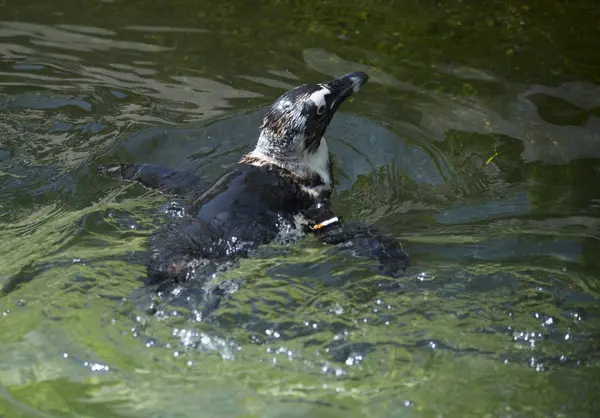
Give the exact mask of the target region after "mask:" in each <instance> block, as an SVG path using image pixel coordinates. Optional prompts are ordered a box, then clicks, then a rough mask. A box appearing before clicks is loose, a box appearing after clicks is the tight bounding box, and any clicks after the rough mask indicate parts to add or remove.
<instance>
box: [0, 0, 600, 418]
mask: <svg viewBox="0 0 600 418" xmlns="http://www.w3.org/2000/svg"><path fill="white" fill-rule="evenodd" d="M67 3H68V2H67ZM184 3H185V2H184ZM284 3H285V2H284ZM156 4H157V5H158V6H152V5H149V4H148V3H145V2H142V3H141V5H145V6H146V7H141V6H136V7H137V9H135V10H136V15H135V16H134V15H131V11H130V9H128V7H129V5H127V4H119V8H120V9H119V14H118V15H115V14H114V13H113V12H114V10H115V9H111V7H113V6H114V5H109V6H104V5H103V4H99V6H97V7H98V9H97V10H96V9H94V10H92V9H90V10H87V9H86V10H81V11H79V12H78V13H81V15H77V16H78V17H77V18H73V19H71V18H67V17H64V18H62V17H57V16H55V15H52V16H54V17H47V16H43V15H42V12H39V13H40V14H38V13H36V12H35V11H33V9H32V10H28V11H23V12H22V13H23V15H22V16H20V17H19V18H8V17H7V18H6V21H4V22H1V23H0V38H1V39H0V40H1V41H2V42H1V43H0V130H2V136H0V225H1V227H0V253H1V254H2V259H3V262H2V263H0V283H1V284H2V285H4V286H7V287H5V292H6V294H4V295H3V296H2V299H0V312H2V316H1V317H0V320H1V321H2V329H3V330H4V331H3V332H2V337H1V338H2V344H0V359H1V360H3V361H0V364H2V365H3V366H0V381H2V384H3V385H4V388H5V390H2V391H1V392H0V393H1V394H2V395H1V396H2V397H3V398H4V399H5V400H9V401H10V404H11V405H13V407H14V408H15V409H14V410H19V411H20V410H27V408H29V409H30V410H37V411H43V412H44V413H45V412H48V411H50V412H52V411H57V410H61V411H69V412H72V413H73V414H78V413H80V414H86V415H90V416H109V415H110V416H115V415H117V414H119V415H120V416H130V415H131V414H139V413H142V414H144V415H148V414H152V413H154V414H156V415H159V416H167V415H176V414H180V415H181V416H195V415H196V414H197V406H198V405H202V408H203V411H204V412H206V415H207V416H212V415H215V416H223V415H227V416H233V415H236V414H242V413H246V414H255V415H260V416H268V414H271V415H273V416H280V415H281V414H283V413H284V411H288V412H286V416H289V415H290V414H289V410H290V408H289V407H290V402H294V404H293V405H294V407H293V412H294V413H296V414H297V415H298V416H306V415H315V416H319V415H321V416H336V415H339V416H341V415H342V414H343V415H344V416H345V415H347V414H350V415H352V414H353V413H354V414H357V415H359V414H360V412H357V411H363V410H364V411H366V412H365V414H366V413H367V412H368V414H369V415H375V416H397V415H400V414H406V413H407V412H410V413H411V414H414V415H415V416H421V415H423V416H427V415H428V414H430V413H439V411H444V413H445V414H447V415H449V416H464V413H465V411H472V413H473V414H478V415H480V416H484V415H486V414H491V415H494V414H497V415H498V414H499V415H504V414H506V413H507V412H506V411H507V410H509V409H510V410H511V411H516V412H515V414H518V413H525V414H526V413H528V412H527V411H529V412H530V411H531V410H534V409H535V410H538V411H539V412H540V414H546V415H550V414H553V413H555V411H556V410H559V409H560V408H562V410H564V411H565V413H567V414H571V415H578V416H581V415H585V413H587V412H588V411H589V410H592V409H593V407H594V406H593V405H591V403H593V401H590V399H592V395H594V394H595V393H596V392H597V381H596V380H595V374H597V370H596V369H597V365H598V361H599V360H600V358H599V357H598V352H599V351H598V344H597V341H598V337H599V335H600V334H599V331H598V330H599V325H598V320H599V318H598V314H599V313H600V309H599V307H600V287H599V285H598V283H597V282H598V280H597V277H596V276H597V271H598V268H599V266H600V264H599V263H598V258H597V253H598V250H599V249H600V246H599V245H598V242H599V241H598V238H597V235H598V234H597V231H598V209H599V207H600V205H599V203H598V202H600V197H599V196H598V191H597V187H596V185H597V184H598V180H600V178H599V176H600V171H599V170H598V167H597V166H598V164H597V161H596V160H597V157H598V150H599V149H600V146H599V144H598V135H599V132H600V127H599V126H598V117H599V113H598V108H599V106H600V99H599V97H600V90H599V87H598V86H597V85H596V84H593V79H591V78H589V77H583V76H582V77H579V78H580V79H573V78H571V79H566V78H565V79H563V78H561V77H550V76H548V77H549V78H548V81H547V82H542V81H540V82H536V84H534V83H532V82H526V79H527V77H529V75H528V74H533V72H535V71H537V70H538V67H537V62H535V64H536V65H535V66H533V65H531V63H529V62H528V61H527V59H526V58H519V59H522V61H519V65H523V66H524V67H526V68H525V70H523V71H522V72H519V71H518V70H511V71H510V72H507V71H505V68H504V67H503V66H494V65H493V63H491V64H489V65H483V64H482V65H480V66H477V65H476V64H475V63H476V62H478V61H477V59H479V57H481V56H485V57H490V60H495V59H498V60H500V58H496V57H497V56H499V54H498V50H497V49H500V48H501V53H502V54H504V55H502V57H501V58H502V59H501V60H500V62H505V61H509V60H511V59H510V58H506V56H507V55H506V53H505V51H504V50H505V49H507V48H508V47H507V46H506V45H507V43H509V42H513V43H514V42H522V41H523V38H522V32H520V29H519V28H520V27H521V25H520V24H519V25H517V26H511V23H510V22H512V18H513V17H514V16H516V17H515V19H517V18H518V19H517V20H515V21H517V22H519V21H521V20H522V21H523V22H525V23H526V26H527V28H528V31H529V32H528V33H529V34H530V36H534V34H536V33H538V32H537V29H536V28H535V27H531V26H532V25H531V19H533V17H532V16H533V15H532V13H531V12H530V11H527V10H525V9H523V8H517V9H516V10H513V11H511V12H510V13H509V14H508V15H507V14H506V13H508V12H506V11H505V10H504V9H502V10H498V9H495V8H494V7H495V6H494V5H488V6H486V10H485V15H486V18H484V19H479V18H476V16H475V14H473V15H472V16H475V17H473V19H475V21H476V23H474V24H473V25H469V27H470V28H471V29H469V31H470V32H473V33H474V36H478V33H477V30H479V31H481V30H482V29H481V28H480V27H479V26H477V25H479V23H477V22H480V21H481V22H483V23H482V24H484V25H487V23H486V22H487V17H489V16H493V17H489V19H491V20H490V22H492V23H491V24H490V27H492V28H495V27H496V26H495V25H496V23H494V22H501V24H502V25H504V26H502V27H503V28H505V29H504V30H505V31H506V32H502V36H503V37H504V38H502V39H503V41H502V42H489V41H486V45H485V49H482V50H477V48H478V47H477V46H476V45H477V43H476V42H475V41H477V39H474V38H470V39H471V40H473V41H474V42H475V43H473V45H475V46H473V54H475V58H477V59H470V58H469V57H470V55H469V54H470V52H471V51H467V50H465V49H464V47H461V50H460V52H461V53H460V54H452V53H450V52H448V53H447V54H441V52H445V51H440V50H439V49H436V46H435V45H432V44H430V43H428V42H430V41H431V39H432V38H431V37H434V38H435V39H438V38H439V39H442V38H443V37H444V36H447V37H448V39H454V38H452V36H454V35H452V34H453V33H454V34H456V33H459V34H460V33H462V32H461V30H464V29H461V28H464V27H466V25H467V23H465V22H470V20H468V19H467V20H465V19H464V16H462V15H461V13H462V12H460V13H459V12H457V13H456V14H453V15H452V18H451V19H450V20H448V21H446V20H443V21H434V20H435V19H440V13H441V15H443V14H444V13H445V9H444V8H442V6H439V7H438V6H436V8H435V10H429V9H428V6H427V5H419V7H418V8H413V9H415V10H412V11H411V10H407V12H409V14H408V15H407V17H406V18H407V19H409V20H410V21H412V22H414V26H410V25H409V26H407V27H406V28H404V29H402V28H401V29H398V28H395V29H393V30H382V28H384V29H386V28H387V29H389V28H388V26H386V25H387V24H388V23H386V22H387V20H385V19H384V20H382V21H381V22H379V23H377V24H375V23H372V22H370V21H369V20H368V19H367V18H363V17H361V16H364V15H363V14H361V13H363V12H364V10H358V9H357V10H356V11H353V12H352V13H337V14H336V13H324V14H323V15H324V16H340V17H339V19H340V22H337V23H335V22H329V21H327V22H325V23H327V24H325V23H324V22H322V21H321V20H320V19H321V17H315V16H314V11H313V10H310V11H307V10H304V9H302V7H304V6H302V5H297V6H294V7H295V8H294V7H292V6H290V5H289V4H287V3H286V4H285V5H282V4H280V5H279V6H275V5H273V8H274V9H273V10H275V11H273V12H272V13H277V15H278V16H280V17H281V16H285V17H286V18H287V19H288V20H289V22H290V23H289V25H288V24H286V25H281V24H280V23H277V22H279V21H278V20H276V19H273V20H272V19H269V18H265V16H269V14H268V13H267V14H265V13H266V12H265V10H264V9H261V15H260V16H258V15H255V14H253V13H250V12H249V11H248V10H244V9H243V8H242V6H241V5H226V4H219V5H213V6H211V7H212V8H213V9H214V10H212V9H211V10H209V11H203V10H200V8H201V5H199V4H191V3H189V4H187V3H185V4H182V5H178V6H177V7H172V6H169V7H167V6H165V5H164V4H162V3H160V2H159V3H156ZM357 4H358V3H357ZM161 5H162V6H161ZM163 6H164V7H165V9H164V10H163V9H161V7H163ZM283 6H285V7H283ZM359 6H360V4H359ZM39 7H40V8H41V7H47V8H50V9H53V11H57V10H59V7H58V6H57V5H52V4H48V5H41V4H40V5H39ZM94 7H96V6H94ZM104 7H107V8H104ZM132 7H133V6H132ZM153 7H158V10H161V12H160V13H159V14H157V15H155V16H150V14H151V13H154V12H153V11H152V10H155V9H153ZM228 7H229V8H228ZM253 7H257V8H258V7H263V6H253ZM321 7H324V8H329V7H334V6H332V5H330V4H324V5H322V6H321ZM336 7H337V6H336ZM340 7H341V6H340ZM352 7H354V6H352ZM357 7H358V6H357ZM372 7H373V9H372V10H371V12H372V13H374V14H375V15H377V11H378V8H379V7H383V6H377V5H374V6H372ZM397 7H405V6H401V5H397ZM444 7H445V6H444ZM473 7H475V6H473ZM489 8H491V9H492V10H489ZM573 8H576V6H572V9H573ZM71 9H73V10H74V9H75V8H72V7H60V10H61V13H65V14H66V15H68V16H71V15H70V13H74V11H72V10H71ZM171 9H173V10H171ZM17 10H18V8H15V7H13V6H10V7H9V8H8V9H7V13H8V14H7V15H6V16H9V14H10V13H13V14H14V13H17ZM40 10H47V9H40ZM461 10H462V9H461ZM570 10H571V9H570ZM109 11H110V13H109ZM9 12H10V13H9ZM387 12H389V11H387ZM387 12H386V13H387ZM157 13H158V12H157ZM202 13H204V14H202ZM207 13H208V14H207ZM365 13H366V12H365ZM394 13H395V14H398V12H397V11H395V12H394ZM472 13H475V11H474V10H472ZM565 13H573V12H572V11H565ZM389 14H390V15H391V14H392V13H391V12H390V13H389ZM421 14H426V15H428V16H429V15H431V16H432V17H431V19H430V20H431V22H430V21H423V22H422V21H421V20H419V19H424V18H423V16H421ZM48 15H51V13H48ZM188 15H189V16H188ZM216 15H218V16H219V19H216V18H209V16H216ZM355 15H356V16H357V19H358V20H357V21H356V22H349V23H348V22H345V20H344V19H350V17H352V16H355ZM488 15H489V16H488ZM10 16H13V15H12V14H10ZM240 16H243V19H242V18H241V17H240ZM366 16H368V13H367V15H366ZM469 16H471V15H469ZM175 17H176V18H175ZM259 17H260V18H259ZM434 17H435V19H434ZM305 19H306V20H305ZM564 19H565V21H567V22H568V21H570V20H569V19H568V16H565V17H564ZM424 20H425V19H424ZM376 21H377V20H374V22H376ZM399 21H403V22H404V20H403V19H400V20H399ZM52 22H55V23H56V24H53V23H52ZM361 22H362V23H361ZM577 22H579V23H578V25H579V24H581V25H583V24H584V23H585V22H584V21H583V20H577ZM595 22H596V21H594V25H595V24H596V23H595ZM459 23H460V24H459ZM338 24H339V25H341V26H339V27H338ZM361 25H362V26H361ZM539 25H542V23H539ZM349 28H350V29H349ZM369 28H370V29H369ZM473 28H479V29H477V30H475V29H473ZM515 28H516V29H515ZM326 29H330V30H331V33H333V34H334V35H335V36H333V35H332V36H330V34H329V33H327V31H326ZM357 31H358V32H359V33H357ZM361 31H363V32H364V33H365V34H367V33H368V35H365V36H361V35H360V33H362V32H361ZM414 31H416V33H418V36H417V37H415V38H414V39H412V38H410V36H411V34H413V33H415V32H414ZM491 33H496V32H491ZM548 33H549V35H547V36H554V35H552V32H548ZM340 34H342V35H343V36H342V35H340ZM513 35H514V37H512V36H513ZM560 35H561V36H560V39H563V36H568V34H566V33H561V34H560ZM457 36H458V35H457ZM461 36H463V35H461ZM465 36H466V35H465ZM494 36H500V35H494ZM386 37H388V38H389V39H388V38H386ZM390 39H391V40H390ZM444 39H445V38H444ZM482 39H486V38H485V37H482ZM544 39H545V38H544ZM361 42H363V43H361ZM369 42H379V43H380V44H377V45H375V44H370V43H369ZM390 42H393V43H392V44H393V47H394V48H396V49H393V50H392V49H390V48H388V46H389V45H392V44H390ZM411 42H413V45H417V46H419V48H416V47H415V48H411V49H410V51H414V52H413V53H411V54H412V55H411V56H407V54H408V53H407V52H403V51H407V50H408V49H407V48H408V47H407V45H409V44H410V43H411ZM449 42H450V41H449ZM452 42H454V41H452ZM400 44H402V45H404V46H401V45H400ZM386 45H388V46H386ZM451 45H454V44H448V48H450V46H451ZM543 46H544V48H537V50H538V51H537V53H538V54H543V53H545V52H544V51H547V50H548V49H547V48H546V46H547V44H546V43H544V44H543ZM386 48H387V49H386ZM403 48H404V49H403ZM490 48H491V49H494V48H497V49H494V52H490V51H489V49H490ZM508 49H511V50H512V51H513V52H512V53H513V54H517V55H518V54H519V49H518V48H516V47H515V46H514V45H513V44H511V45H510V46H509V48H508ZM422 51H428V53H430V55H431V56H430V57H429V56H426V55H424V53H423V52H422ZM515 51H516V52H515ZM551 52H552V51H551ZM549 53H550V52H548V54H549ZM552 55H554V53H552ZM459 58H460V60H459ZM463 58H464V59H463ZM546 59H547V60H550V59H552V57H550V56H548V57H546ZM479 62H480V63H481V61H479ZM494 62H496V61H494ZM511 62H512V63H514V62H515V61H511ZM479 67H481V68H479ZM484 67H485V68H484ZM356 70H365V71H367V72H369V74H370V76H371V79H372V83H370V84H369V86H368V87H367V88H366V89H365V90H364V94H362V93H363V92H361V94H362V95H361V97H360V99H358V98H357V100H355V101H354V102H352V103H349V104H348V105H349V106H348V107H347V109H345V110H346V113H343V114H340V115H338V117H337V118H336V119H335V120H334V123H333V124H332V126H331V128H330V130H329V133H328V141H329V144H330V149H331V151H332V153H333V159H334V165H335V167H334V169H335V176H336V187H337V194H336V202H335V204H336V205H337V207H338V211H339V212H340V213H341V215H342V216H344V217H346V218H350V219H359V220H364V221H368V222H373V223H376V224H377V225H378V226H379V227H380V228H382V229H385V230H386V231H389V232H390V233H393V234H395V235H397V236H398V237H400V238H401V239H402V241H403V242H404V244H405V248H406V250H407V251H408V252H409V253H410V254H411V256H412V260H413V261H412V262H413V268H412V270H411V271H409V273H408V274H407V275H406V276H405V277H403V278H401V279H398V280H392V279H389V278H386V277H381V276H376V275H373V273H372V271H371V270H370V267H371V266H370V265H369V263H368V262H363V261H361V260H357V259H352V258H347V257H342V256H339V255H338V256H335V255H332V254H331V253H330V252H328V251H327V249H324V248H322V247H319V246H317V245H315V243H313V242H311V241H310V240H308V241H302V240H300V241H299V240H297V239H290V241H291V242H292V243H291V244H290V243H287V244H286V245H282V244H280V243H277V244H274V245H272V246H268V247H265V248H263V249H261V250H260V251H259V252H258V253H257V254H256V255H255V257H253V258H252V259H249V260H244V261H242V263H241V265H240V266H239V268H238V269H236V270H234V271H231V272H229V273H227V275H228V276H227V277H228V278H230V279H231V280H232V283H239V284H240V285H239V288H238V289H237V291H236V292H235V293H234V294H233V296H232V297H231V298H230V299H228V300H227V301H225V302H224V303H223V305H222V306H221V307H220V308H219V310H218V312H217V313H216V315H215V317H214V318H213V319H212V320H211V321H207V320H205V318H203V317H202V314H201V312H200V311H199V310H198V309H197V308H198V305H199V303H198V301H197V300H196V299H195V298H196V297H197V295H198V294H199V292H195V291H194V290H197V289H194V288H193V287H187V288H186V287H182V288H180V289H178V290H176V294H172V295H163V297H160V298H157V297H156V295H155V294H152V293H148V292H147V291H145V290H144V289H143V288H140V281H139V279H140V278H142V277H143V276H144V261H145V257H146V256H147V254H145V248H146V247H145V243H146V242H147V239H148V236H149V234H150V233H151V232H152V231H153V230H154V229H155V228H156V227H157V225H158V224H159V223H160V222H161V221H162V220H163V219H164V217H165V216H167V217H168V216H178V215H177V213H178V212H177V204H178V202H176V201H171V199H170V198H168V197H166V196H160V195H157V194H155V193H151V192H148V191H147V190H144V189H143V188H141V187H137V186H134V185H123V184H119V183H116V182H113V181H110V180H106V179H102V178H98V177H96V176H95V175H94V174H93V172H94V170H93V168H94V166H95V165H96V164H98V163H101V162H108V161H116V160H118V161H123V162H132V161H139V162H147V163H156V164H161V165H165V166H168V167H173V168H186V169H189V170H194V171H198V172H201V173H204V175H205V176H206V178H207V180H208V181H213V180H215V179H217V178H218V177H219V176H220V174H221V173H223V172H224V171H225V170H226V169H227V167H228V166H229V165H230V164H231V163H233V162H235V161H236V160H237V158H238V157H239V155H240V154H242V153H243V152H244V151H245V150H246V149H247V148H248V147H250V146H251V145H252V144H253V142H254V141H255V139H256V135H257V132H258V125H259V123H260V120H261V117H262V115H263V109H262V106H264V105H265V104H267V103H268V102H269V101H270V100H272V99H273V98H274V97H276V96H277V95H278V94H280V93H281V92H282V91H283V90H284V89H287V88H289V87H290V86H294V85H297V84H299V83H303V82H305V81H318V80H320V79H327V78H329V77H330V76H334V75H339V74H340V73H344V72H347V71H356ZM526 72H527V74H525V73H526ZM538 74H539V73H538ZM531 77H533V76H531ZM575 78H577V77H575ZM538 80H539V77H538ZM15 277H16V278H17V279H16V280H15V279H14V278H15ZM67 381H68V383H67ZM61 402H62V403H61ZM490 405H498V407H497V409H495V407H493V406H490ZM1 408H2V407H0V415H2V414H4V413H5V411H4V410H2V409H1ZM407 408H408V409H407ZM390 411H391V412H390ZM432 411H433V412H432ZM524 411H525V412H524ZM10 412H12V410H10ZM52 413H54V412H52ZM6 415H10V413H9V412H7V413H6Z"/></svg>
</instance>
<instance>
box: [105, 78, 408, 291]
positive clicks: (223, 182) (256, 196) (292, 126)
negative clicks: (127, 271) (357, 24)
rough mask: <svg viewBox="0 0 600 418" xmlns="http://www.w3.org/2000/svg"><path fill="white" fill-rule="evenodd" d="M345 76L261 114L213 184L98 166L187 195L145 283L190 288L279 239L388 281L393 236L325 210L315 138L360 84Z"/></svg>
mask: <svg viewBox="0 0 600 418" xmlns="http://www.w3.org/2000/svg"><path fill="white" fill-rule="evenodd" d="M368 79H369V77H368V76H367V74H365V73H363V72H353V73H349V74H346V75H343V76H341V77H339V78H335V79H333V80H331V81H328V82H326V83H321V84H306V85H301V86H298V87H296V88H294V89H292V90H289V91H287V92H286V93H284V94H283V95H282V96H280V97H279V98H278V99H277V100H276V101H275V102H274V103H273V104H272V105H271V106H270V108H269V110H268V112H267V113H266V115H265V117H264V119H263V123H262V125H261V127H260V135H259V137H258V141H257V143H256V146H255V148H254V150H252V151H251V152H250V153H248V154H246V155H244V156H242V158H241V159H240V161H239V162H238V163H237V164H235V165H234V166H233V167H232V169H231V170H230V171H229V172H228V173H227V174H226V175H225V176H223V177H222V178H221V179H220V180H219V181H217V183H216V184H214V185H212V186H211V187H206V184H205V183H203V182H202V181H201V180H200V178H199V177H197V176H195V175H193V174H188V173H184V172H181V171H177V170H170V169H165V168H162V167H158V166H153V165H144V164H136V165H112V166H103V167H101V171H102V172H103V173H107V174H110V175H112V176H114V175H117V176H118V177H120V178H122V179H125V180H133V181H137V182H140V183H142V184H144V185H145V186H147V187H151V188H153V189H159V190H161V191H165V192H168V193H174V194H179V195H182V196H184V197H185V196H193V197H192V199H191V201H190V204H189V206H188V208H187V210H186V213H185V214H184V215H183V216H182V217H181V218H178V219H176V220H174V221H173V222H172V223H170V224H169V225H167V226H166V227H165V228H163V229H161V230H160V231H159V232H158V233H156V234H155V235H154V236H152V238H151V239H150V248H151V251H152V260H151V261H150V263H149V265H148V281H147V283H148V284H156V283H165V282H174V281H176V282H181V281H187V280H193V279H194V278H195V277H196V278H198V276H199V275H204V274H205V273H211V272H214V271H217V270H219V269H220V268H221V267H222V266H228V265H231V264H232V263H233V262H234V261H235V260H236V259H239V257H244V256H248V255H249V254H250V253H251V252H252V250H253V249H255V248H256V247H257V246H259V245H264V244H267V243H269V242H272V241H273V240H274V239H275V238H276V237H277V236H278V234H280V233H281V232H282V231H284V230H288V231H289V230H301V231H302V232H304V233H310V234H314V236H315V237H317V238H318V239H319V240H320V241H322V242H323V243H326V244H333V245H338V246H340V247H343V248H344V249H345V250H348V251H351V252H352V254H353V255H356V256H366V257H371V258H374V259H376V260H378V261H379V264H380V265H381V268H382V271H383V272H384V273H386V274H392V275H393V274H396V273H399V272H402V271H404V269H405V268H406V267H407V263H408V257H407V254H406V253H405V252H404V251H403V250H402V246H401V244H400V243H399V242H398V241H396V240H395V239H394V238H393V237H389V236H386V235H384V234H382V233H380V232H378V231H377V230H376V229H375V228H373V227H371V226H366V225H358V224H346V223H343V222H342V221H341V220H340V219H339V218H338V217H336V216H335V213H334V212H333V210H332V207H331V200H330V198H331V194H332V190H333V174H332V170H331V163H330V160H329V151H328V149H327V142H326V141H325V139H324V138H323V134H324V133H325V130H326V129H327V126H328V125H329V123H330V122H331V119H332V118H333V116H334V114H335V113H336V111H337V110H338V109H339V107H340V105H341V104H342V103H343V102H344V101H345V100H346V99H347V98H348V97H350V96H351V95H353V94H354V93H356V92H358V91H359V90H360V88H361V87H362V86H363V85H364V84H365V83H366V82H367V81H368Z"/></svg>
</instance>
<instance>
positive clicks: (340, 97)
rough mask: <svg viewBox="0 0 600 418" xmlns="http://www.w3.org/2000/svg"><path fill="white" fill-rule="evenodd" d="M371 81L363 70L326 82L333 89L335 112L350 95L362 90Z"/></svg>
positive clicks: (333, 107)
mask: <svg viewBox="0 0 600 418" xmlns="http://www.w3.org/2000/svg"><path fill="white" fill-rule="evenodd" d="M367 81H369V76H368V75H367V74H365V73H363V72H362V71H356V72H353V73H348V74H345V75H343V76H341V77H338V78H336V79H333V80H331V81H330V82H328V83H327V84H326V86H327V88H328V89H329V90H330V91H331V100H332V102H331V105H330V107H331V110H332V111H333V112H335V111H336V110H337V108H338V107H340V105H341V104H342V103H343V102H344V100H346V99H347V98H348V97H350V96H352V95H353V94H354V93H356V92H357V91H359V90H360V88H361V87H362V86H363V85H364V84H365V83H366V82H367Z"/></svg>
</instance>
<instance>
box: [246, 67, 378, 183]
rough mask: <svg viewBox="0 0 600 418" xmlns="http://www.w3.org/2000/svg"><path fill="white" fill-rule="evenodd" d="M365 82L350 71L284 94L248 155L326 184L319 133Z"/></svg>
mask: <svg viewBox="0 0 600 418" xmlns="http://www.w3.org/2000/svg"><path fill="white" fill-rule="evenodd" d="M368 80H369V76H368V75H367V74H365V73H363V72H353V73H349V74H346V75H343V76H341V77H338V78H335V79H333V80H331V81H328V82H325V83H320V84H305V85H302V86H298V87H295V88H293V89H292V90H289V91H287V92H285V93H284V94H282V95H281V96H280V97H279V98H278V99H277V100H275V102H274V103H273V104H272V105H271V107H270V108H269V110H268V112H267V114H266V115H265V117H264V119H263V123H262V125H261V127H260V137H259V139H258V143H257V145H256V149H255V150H254V151H253V152H252V153H251V155H253V156H255V157H261V156H262V157H265V158H268V159H269V160H272V161H275V163H279V165H282V166H284V167H285V168H290V167H296V169H295V170H294V171H295V172H296V174H298V175H301V176H311V175H313V174H314V172H317V174H321V177H322V180H323V181H324V182H330V181H331V180H330V177H331V169H330V167H329V155H328V150H327V145H326V144H325V141H324V140H323V134H324V133H325V131H326V129H327V126H329V123H330V122H331V119H332V118H333V115H335V113H336V111H337V110H338V109H339V107H340V105H341V104H342V103H343V102H344V101H345V100H346V99H347V98H348V97H350V96H352V95H353V94H354V93H356V92H357V91H358V90H360V88H361V87H362V86H363V85H364V84H365V83H366V82H367V81H368ZM311 169H312V171H313V172H310V171H311ZM325 172H327V173H325Z"/></svg>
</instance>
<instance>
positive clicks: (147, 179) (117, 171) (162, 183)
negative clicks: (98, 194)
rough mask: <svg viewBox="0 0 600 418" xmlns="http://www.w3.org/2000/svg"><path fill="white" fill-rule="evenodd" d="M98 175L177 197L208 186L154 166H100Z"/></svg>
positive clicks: (180, 172) (182, 173)
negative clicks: (136, 183) (140, 185)
mask: <svg viewBox="0 0 600 418" xmlns="http://www.w3.org/2000/svg"><path fill="white" fill-rule="evenodd" d="M98 173H99V174H101V175H103V176H106V177H111V178H118V179H121V180H128V181H135V182H138V183H140V184H142V185H143V186H145V187H148V188H150V189H154V190H159V191H161V192H164V193H169V194H173V195H178V196H181V195H187V194H190V193H191V192H198V191H203V190H206V189H207V188H208V187H209V186H210V184H208V183H207V182H205V181H203V180H202V179H201V178H199V177H198V176H196V175H195V174H192V173H189V172H187V171H183V170H173V169H170V168H166V167H161V166H158V165H154V164H108V165H101V166H99V167H98Z"/></svg>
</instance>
